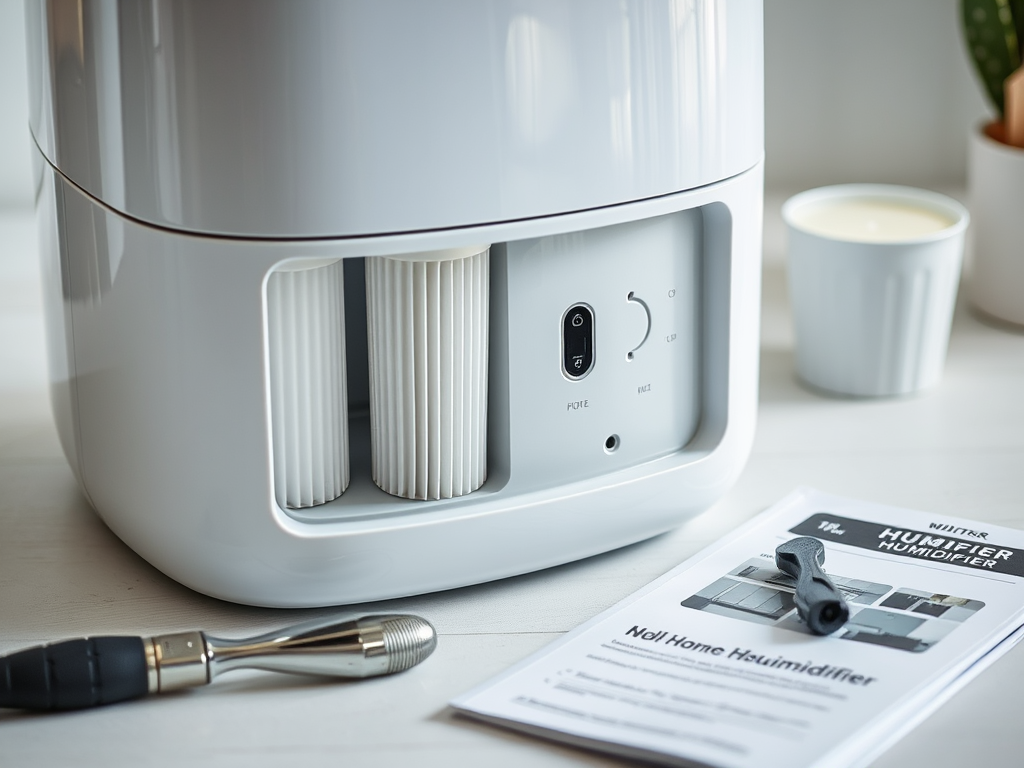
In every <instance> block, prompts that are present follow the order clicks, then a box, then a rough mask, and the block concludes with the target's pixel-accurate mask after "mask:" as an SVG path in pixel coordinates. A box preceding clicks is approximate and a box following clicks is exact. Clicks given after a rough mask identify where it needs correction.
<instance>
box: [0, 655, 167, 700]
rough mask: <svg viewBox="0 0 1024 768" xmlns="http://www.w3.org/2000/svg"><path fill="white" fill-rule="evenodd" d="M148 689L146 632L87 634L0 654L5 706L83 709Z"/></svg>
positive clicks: (0, 691) (0, 685)
mask: <svg viewBox="0 0 1024 768" xmlns="http://www.w3.org/2000/svg"><path fill="white" fill-rule="evenodd" d="M148 691H149V683H148V675H147V666H146V650H145V646H144V644H143V640H142V638H141V637H86V638H82V639H79V640H65V641H64V642H60V643H54V644H52V645H41V646H38V647H36V648H27V649H26V650H24V651H18V652H17V653H12V654H11V655H9V656H4V657H2V658H0V708H2V707H14V708H17V709H34V710H55V709H80V708H82V707H94V706H96V705H98V704H111V703H113V702H115V701H125V700H126V699H134V698H138V697H139V696H144V695H145V694H146V693H147V692H148Z"/></svg>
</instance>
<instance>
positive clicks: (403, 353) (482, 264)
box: [366, 246, 490, 500]
mask: <svg viewBox="0 0 1024 768" xmlns="http://www.w3.org/2000/svg"><path fill="white" fill-rule="evenodd" d="M489 254H490V247H489V246H481V247H477V248H458V249H451V250H446V251H433V252H430V253H419V254H404V255H402V256H378V257H371V258H367V259H366V304H367V309H366V313H367V314H366V316H367V331H368V341H369V362H370V436H371V444H372V452H373V461H372V465H373V481H374V482H375V483H376V484H377V485H378V486H379V487H380V488H381V489H382V490H384V491H386V492H388V493H390V494H392V495H394V496H400V497H403V498H407V499H430V500H436V499H450V498H454V497H457V496H463V495H465V494H467V493H471V492H472V491H475V490H476V489H477V488H479V487H480V486H481V485H482V484H483V482H484V480H485V479H486V478H487V350H488V340H487V336H488V297H489V287H488V271H489V270H488V266H489Z"/></svg>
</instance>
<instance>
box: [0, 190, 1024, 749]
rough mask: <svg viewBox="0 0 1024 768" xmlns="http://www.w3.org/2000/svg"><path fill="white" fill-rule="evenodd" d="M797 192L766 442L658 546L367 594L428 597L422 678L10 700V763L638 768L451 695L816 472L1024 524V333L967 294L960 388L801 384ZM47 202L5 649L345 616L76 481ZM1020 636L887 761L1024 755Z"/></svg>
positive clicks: (776, 252) (768, 291) (765, 394)
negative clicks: (213, 571)
mask: <svg viewBox="0 0 1024 768" xmlns="http://www.w3.org/2000/svg"><path fill="white" fill-rule="evenodd" d="M778 202H779V201H778V199H776V198H773V197H769V199H768V201H767V203H766V210H765V213H766V240H765V242H766V256H767V262H766V268H765V274H764V300H765V301H764V308H763V321H764V322H763V331H762V348H761V353H762V363H761V406H760V415H759V419H758V428H757V439H756V443H755V446H754V450H753V454H752V455H751V457H750V461H749V464H748V465H747V468H746V470H745V471H744V473H743V475H742V477H741V479H740V481H739V483H738V485H737V486H736V487H735V488H734V489H733V490H732V491H731V492H730V493H729V494H728V495H727V496H726V497H725V498H724V499H722V500H721V502H719V503H718V504H717V505H715V507H713V508H712V509H711V510H709V511H708V512H707V513H705V514H704V515H702V516H700V517H698V518H696V519H694V520H692V521H690V522H688V523H686V524H684V525H682V526H681V527H680V528H679V529H677V530H675V531H672V532H670V533H668V534H665V535H663V536H660V537H657V538H655V539H653V540H651V541H647V542H644V543H641V544H637V545H634V546H631V547H627V548H625V549H622V550H619V551H616V552H611V553H609V554H606V555H601V556H599V557H594V558H590V559H588V560H585V561H583V562H579V563H573V564H570V565H566V566H562V567H559V568H553V569H550V570H547V571H543V572H540V573H534V574H529V575H526V576H521V577H518V578H513V579H507V580H504V581H500V582H495V583H491V584H484V585H480V586H476V587H470V588H466V589H460V590H454V591H451V592H446V593H441V594H434V595H427V596H424V597H417V598H407V599H403V600H395V601H389V602H387V603H377V604H373V605H369V606H360V607H359V608H360V610H361V611H374V610H387V611H389V612H391V611H400V612H409V613H416V614H419V615H422V616H424V617H425V618H427V619H429V620H430V621H431V622H433V623H434V625H435V626H436V627H437V630H438V633H439V644H438V649H437V651H436V652H435V654H434V655H433V656H432V657H431V658H429V659H428V660H427V661H426V662H424V663H423V664H421V665H420V666H419V667H416V668H414V669H412V670H410V671H408V672H406V673H402V674H400V675H396V676H393V677H388V678H378V679H373V680H367V681H361V682H354V683H324V682H319V681H311V680H308V679H304V678H299V677H291V676H285V675H272V674H264V673H258V672H251V673H250V672H240V673H237V674H235V675H231V676H227V677H225V678H223V679H221V680H218V681H217V683H216V684H214V685H212V686H209V687H206V688H203V689H196V690H193V691H189V692H185V693H181V694H176V695H169V696H164V697H150V698H148V699H144V700H141V701H138V702H134V703H127V704H121V705H116V706H111V707H106V708H102V709H95V710H88V711H82V712H72V713H63V714H56V715H31V714H22V713H18V712H13V711H10V710H0V766H3V767H4V768H11V767H13V766H32V768H47V767H48V766H78V767H80V768H88V767H89V766H101V765H102V766H121V765H125V766H129V765H130V766H147V765H161V766H162V765H168V766H176V765H188V766H209V767H211V768H214V767H215V768H228V767H231V766H239V767H241V766H244V767H245V768H258V767H259V766H271V765H273V766H277V765H307V766H320V765H324V766H328V765H330V766H337V765H345V764H351V763H353V762H356V761H358V763H359V764H360V765H365V766H395V767H396V768H398V767H399V766H401V767H402V768H404V767H405V766H410V765H417V766H435V765H437V766H442V765H443V766H450V767H451V768H458V767H459V766H466V767H467V768H468V767H469V766H473V767H474V768H475V767H476V766H487V768H503V767H504V766H508V767H509V768H513V767H514V768H522V767H523V766H579V765H602V766H604V765H607V766H621V765H624V764H626V763H625V762H624V761H622V760H619V759H616V758H611V757H605V756H601V755H597V754H594V753H589V752H585V751H582V750H576V749H572V748H569V747H563V746H558V745H554V744H551V743H548V742H545V741H541V740H537V739H532V738H529V737H526V736H520V735H516V734H513V733H511V732H509V731H504V730H501V729H498V728H492V727H489V726H485V725H480V724H477V723H474V722H471V721H469V720H466V719H463V718H460V717H457V716H454V715H453V714H452V713H451V711H450V710H449V709H448V708H447V705H446V702H447V701H448V700H449V699H451V698H452V697H454V696H456V695H457V694H460V693H462V692H463V691H465V690H467V689H469V688H471V687H473V686H474V685H476V684H478V683H480V682H483V681H484V680H486V679H487V678H489V677H490V676H492V675H495V674H497V673H498V672H500V671H502V670H504V669H506V668H507V667H508V666H509V665H511V664H512V663H514V662H516V661H518V660H519V659H521V658H523V657H524V656H526V655H527V654H529V653H531V652H532V651H534V650H536V649H538V648H540V647H542V646H543V645H544V644H545V643H547V642H548V641H550V640H552V639H554V638H555V637H557V636H558V635H559V634H561V633H563V632H565V631H566V630H568V629H571V628H572V627H574V626H576V625H577V624H579V623H580V622H582V621H583V620H585V619H587V618H589V617H591V616H593V615H594V614H596V613H597V612H599V611H601V610H603V609H604V608H607V607H608V606H610V605H611V604H613V603H614V602H616V601H618V600H619V599H621V598H623V597H625V596H626V595H628V594H629V593H631V592H632V591H634V590H635V589H637V588H639V587H640V586H642V585H643V584H645V583H647V582H648V581H650V580H652V579H653V578H655V577H656V576H659V575H660V574H662V573H663V572H665V571H666V570H668V569H669V568H671V567H672V566H674V565H676V564H677V563H679V562H680V561H682V560H684V559H685V558H686V557H688V556H690V555H692V554H694V553H695V552H697V551H698V550H700V549H701V548H702V547H704V546H705V545H707V544H709V543H710V542H712V541H714V540H715V539H716V538H717V537H719V536H721V535H722V534H724V533H725V532H727V531H729V530H730V529H732V528H733V527H734V526H735V525H737V524H738V523H740V522H742V521H744V520H746V519H748V518H749V517H751V516H753V515H754V514H756V513H757V512H759V511H761V510H762V509H764V508H765V507H766V506H768V505H769V504H771V503H772V502H774V501H776V500H777V499H779V498H780V497H782V496H783V495H785V494H786V493H787V492H789V491H790V490H791V489H792V488H794V487H795V486H797V485H809V486H814V487H818V488H821V489H822V490H825V491H829V492H832V493H837V494H843V495H848V496H853V497H858V498H862V499H866V500H870V501H875V502H880V503H885V504H893V505H899V506H905V507H912V508H916V509H922V510H928V511H932V512H937V513H943V514H950V515H958V516H963V517H967V518H972V519H976V520H979V521H986V522H991V523H999V524H1001V525H1007V526H1011V527H1019V528H1024V332H1021V331H1015V330H1010V329H1007V328H1001V327H996V326H993V325H988V324H985V323H984V322H982V321H981V320H979V319H978V318H977V317H976V316H975V315H974V314H973V313H972V312H971V311H970V310H969V309H968V307H967V306H966V304H965V302H964V301H963V300H961V302H960V306H959V307H958V310H957V315H956V319H955V322H954V327H953V335H952V340H951V343H950V350H949V358H948V362H947V367H946V371H945V375H944V378H943V381H942V383H941V385H940V386H939V387H938V388H937V389H934V390H932V391H931V392H928V393H926V394H923V395H920V396H916V397H908V398H901V399H891V400H878V401H857V400H840V399H827V398H824V397H821V396H819V395H816V394H812V393H811V392H808V391H807V390H805V389H804V388H802V387H801V386H800V385H799V384H798V383H797V382H796V381H795V379H794V375H793V348H792V347H793V342H792V330H791V324H790V320H789V314H788V307H787V303H786V290H785V272H784V268H783V265H782V259H781V254H780V249H781V247H782V246H781V240H780V238H779V221H778V205H777V203H778ZM42 345H43V328H42V317H41V305H40V298H39V281H38V269H37V266H36V255H35V225H34V221H33V218H32V213H31V211H29V210H6V211H5V210H0V653H4V652H9V651H13V650H16V649H18V648H20V647H23V646H26V645H30V644H36V643H40V642H44V641H50V640H56V639H60V638H63V637H69V636H75V635H82V634H111V633H131V634H146V635H148V634H157V633H161V632H169V631H177V630H184V629H205V630H209V631H210V632H211V633H212V634H216V635H220V636H225V637H230V636H233V635H235V636H240V635H243V634H246V633H249V632H256V631H259V630H263V629H270V628H272V627H274V626H277V625H279V624H284V623H288V622H291V621H297V620H300V619H302V618H308V617H312V616H318V615H325V614H327V613H331V611H326V610H307V611H282V610H269V609H257V608H247V607H243V606H238V605H232V604H228V603H222V602H219V601H217V600H214V599H212V598H208V597H204V596H202V595H199V594H196V593H194V592H191V591H189V590H188V589H186V588H185V587H182V586H180V585H178V584H176V583H175V582H173V581H171V580H170V579H168V578H167V577H165V576H163V575H162V574H161V573H159V572H158V571H156V570H155V569H154V568H152V567H151V566H149V565H148V564H147V563H146V562H144V561H143V560H142V559H141V558H139V557H138V556H137V555H135V554H134V553H133V552H132V551H131V550H129V549H128V548H127V547H126V546H124V545H123V544H122V543H121V542H120V541H119V540H118V539H117V538H116V537H115V536H114V535H113V534H112V533H110V532H109V531H108V530H107V529H106V527H105V526H104V525H103V523H102V522H101V521H100V520H99V519H98V518H97V517H96V516H95V515H94V514H93V512H92V511H91V510H90V508H89V507H88V505H87V504H86V502H85V500H84V499H83V497H82V496H81V495H80V494H79V492H78V490H77V488H76V486H75V482H74V479H73V477H72V474H71V470H70V469H69V468H68V466H67V464H66V462H65V461H64V458H63V455H62V454H61V451H60V446H59V444H58V441H57V437H56V433H55V431H54V428H53V425H52V421H51V416H50V411H49V405H48V400H47V394H46V391H45V378H46V374H45V353H44V350H43V346H42ZM1022 710H1024V648H1022V647H1018V648H1017V649H1015V650H1013V651H1011V652H1010V653H1009V654H1008V655H1007V656H1006V657H1004V658H1003V659H1001V660H1000V661H998V662H997V663H996V664H995V665H993V666H992V667H991V668H990V669H989V670H988V671H986V672H984V673H983V674H982V675H981V676H980V677H979V678H978V679H977V680H976V681H974V682H973V683H971V684H970V685H968V686H967V687H966V688H965V689H964V690H963V691H962V692H960V693H959V694H957V695H956V696H955V697H954V698H953V699H952V700H951V701H950V702H949V703H948V704H946V705H945V706H944V707H943V708H942V709H940V710H939V711H938V712H937V713H936V714H935V715H933V716H932V717H931V718H930V719H928V720H927V721H925V722H924V724H922V725H921V726H920V727H918V728H917V729H916V730H915V731H914V732H912V733H911V734H910V735H909V736H907V737H906V738H904V739H903V740H902V741H901V742H900V743H899V744H897V745H896V746H895V747H894V748H893V749H892V750H890V751H889V752H888V753H887V754H885V755H884V756H883V757H882V758H880V759H879V760H878V761H877V762H876V763H875V765H876V766H878V768H882V767H883V766H884V767H885V768H895V767H896V766H918V765H921V766H929V768H947V767H948V768H953V767H954V766H956V768H961V766H963V765H965V764H966V765H974V764H978V763H979V762H982V763H984V764H985V765H986V766H992V767H996V766H1007V767H1008V766H1014V767H1015V768H1016V767H1017V766H1020V765H1021V762H1022V760H1024V757H1022V755H1024V728H1022V727H1021V726H1020V719H1019V713H1020V712H1021V711H1022Z"/></svg>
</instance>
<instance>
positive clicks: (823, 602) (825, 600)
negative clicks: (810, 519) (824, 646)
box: [775, 536, 850, 635]
mask: <svg viewBox="0 0 1024 768" xmlns="http://www.w3.org/2000/svg"><path fill="white" fill-rule="evenodd" d="M775 564H776V565H777V566H778V568H779V570H780V571H783V572H784V573H787V574H789V575H790V576H792V577H793V578H794V579H795V580H796V594H795V595H794V596H793V599H794V601H795V602H796V610H797V612H798V613H799V614H800V618H801V619H803V620H804V623H805V624H806V625H807V626H808V627H809V628H810V630H811V632H813V633H814V634H816V635H831V634H832V633H833V632H835V631H836V630H837V629H839V628H840V627H841V626H843V624H845V623H846V622H847V620H849V618H850V609H849V607H848V606H847V605H846V600H845V599H844V598H843V593H842V592H840V591H839V590H838V589H836V585H835V584H833V583H832V580H831V579H829V577H828V576H826V575H825V572H824V571H823V570H821V566H822V565H824V564H825V547H824V546H823V545H822V543H821V542H820V541H818V540H817V539H815V538H812V537H810V536H801V537H800V538H798V539H791V540H790V541H787V542H786V543H785V544H780V545H779V546H778V547H777V548H776V549H775Z"/></svg>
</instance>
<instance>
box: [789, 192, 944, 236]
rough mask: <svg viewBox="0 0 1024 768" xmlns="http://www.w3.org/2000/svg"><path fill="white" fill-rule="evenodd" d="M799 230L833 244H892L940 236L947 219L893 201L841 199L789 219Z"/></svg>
mask: <svg viewBox="0 0 1024 768" xmlns="http://www.w3.org/2000/svg"><path fill="white" fill-rule="evenodd" d="M792 221H793V224H795V225H796V226H797V227H799V228H800V229H802V230H804V231H806V232H810V233H812V234H815V235H822V236H823V237H830V238H833V239H835V240H852V241H855V242H863V243H893V242H905V241H907V240H916V239H917V238H919V237H924V236H927V235H931V234H934V233H935V232H941V231H942V230H944V229H947V228H948V227H951V226H952V225H953V224H954V223H955V222H954V221H953V219H951V218H949V217H948V216H943V215H942V214H941V213H936V212H935V211H933V210H931V209H929V208H923V207H920V206H916V205H913V204H909V203H904V202H902V201H896V200H871V199H864V198H862V199H857V198H852V199H843V200H831V201H826V202H822V203H818V204H815V205H807V206H805V207H803V208H801V209H798V210H796V211H795V212H794V213H793V215H792Z"/></svg>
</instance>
